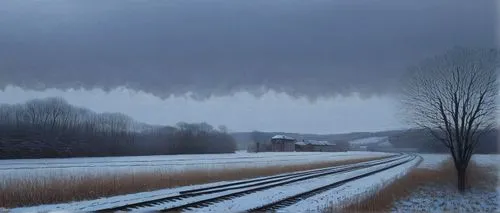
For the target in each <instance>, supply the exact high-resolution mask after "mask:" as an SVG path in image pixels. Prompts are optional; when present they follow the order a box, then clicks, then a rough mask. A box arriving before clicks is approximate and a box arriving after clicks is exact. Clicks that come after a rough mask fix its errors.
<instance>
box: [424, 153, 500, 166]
mask: <svg viewBox="0 0 500 213" xmlns="http://www.w3.org/2000/svg"><path fill="white" fill-rule="evenodd" d="M419 155H420V156H422V157H423V158H424V160H423V161H422V163H421V164H420V165H419V166H418V168H428V169H435V168H437V167H438V166H439V165H440V164H441V163H442V162H443V161H445V160H446V159H449V158H451V156H450V155H449V154H419ZM472 160H473V161H474V162H475V163H477V164H479V165H483V166H487V165H493V166H500V164H499V163H498V162H500V155H498V154H496V155H495V154H475V155H473V156H472Z"/></svg>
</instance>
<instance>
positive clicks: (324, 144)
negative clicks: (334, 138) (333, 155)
mask: <svg viewBox="0 0 500 213" xmlns="http://www.w3.org/2000/svg"><path fill="white" fill-rule="evenodd" d="M295 144H296V145H301V146H304V145H308V144H310V145H316V146H331V145H335V144H334V143H330V142H328V141H316V140H305V141H301V142H297V143H295Z"/></svg>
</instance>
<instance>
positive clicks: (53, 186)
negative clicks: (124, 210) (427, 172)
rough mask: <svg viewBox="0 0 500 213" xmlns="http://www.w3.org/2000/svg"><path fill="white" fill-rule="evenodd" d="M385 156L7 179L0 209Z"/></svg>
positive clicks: (92, 197)
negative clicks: (242, 167)
mask: <svg viewBox="0 0 500 213" xmlns="http://www.w3.org/2000/svg"><path fill="white" fill-rule="evenodd" d="M382 158H385V157H372V158H360V159H352V160H340V161H330V162H318V163H312V164H302V165H289V166H272V167H264V168H244V169H225V170H206V171H189V172H182V173H166V172H148V173H135V174H130V175H114V176H113V175H111V176H83V177H72V178H60V179H51V180H48V181H40V180H32V179H31V180H28V179H25V180H18V179H16V180H8V181H7V183H6V184H4V185H3V186H2V185H0V207H6V208H13V207H21V206H32V205H40V204H52V203H62V202H68V201H77V200H86V199H96V198H99V197H106V196H113V195H122V194H129V193H136V192H144V191H152V190H158V189H165V188H172V187H177V186H186V185H194V184H203V183H210V182H216V181H228V180H241V179H246V178H255V177H261V176H269V175H276V174H281V173H287V172H295V171H303V170H310V169H318V168H325V167H330V166H338V165H344V164H352V163H359V162H364V161H370V160H377V159H382Z"/></svg>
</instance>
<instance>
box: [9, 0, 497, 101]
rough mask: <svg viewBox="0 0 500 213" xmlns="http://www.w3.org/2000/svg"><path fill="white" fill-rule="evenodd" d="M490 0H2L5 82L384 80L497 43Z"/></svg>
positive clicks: (303, 90) (216, 87)
mask: <svg viewBox="0 0 500 213" xmlns="http://www.w3.org/2000/svg"><path fill="white" fill-rule="evenodd" d="M497 3H498V2H497V1H493V0H479V1H465V0H458V1H455V0H442V1H435V0H419V1H413V0H411V1H410V0H359V1H351V0H312V1H303V0H273V1H269V0H254V1H232V0H208V1H207V0H188V1H186V0H166V1H147V0H144V1H125V0H107V1H101V0H74V1H65V0H52V1H16V0H4V1H0V88H2V87H5V86H6V85H8V84H14V85H20V86H23V87H25V88H30V89H44V88H54V87H55V88H61V89H66V88H80V87H84V88H95V87H97V88H104V89H111V88H114V87H117V86H122V85H125V86H128V87H130V88H134V89H137V90H143V91H146V92H151V93H154V94H155V95H158V96H160V97H167V96H169V95H170V94H183V93H185V92H187V91H193V92H195V93H197V95H198V96H199V97H206V96H208V95H211V94H214V95H224V94H228V93H230V92H233V91H238V90H242V89H245V90H250V91H254V92H257V91H259V90H258V88H261V87H263V88H265V89H275V90H278V91H286V92H288V93H289V94H292V95H307V96H309V97H316V96H323V95H338V94H346V93H349V92H353V91H358V92H361V93H362V94H363V95H373V94H380V93H387V92H390V91H391V89H392V87H393V85H395V81H396V80H397V79H398V76H399V74H401V71H403V70H404V69H405V67H407V66H408V65H411V64H414V63H416V62H418V61H419V60H421V59H423V58H424V57H427V56H430V55H434V54H439V53H442V52H444V51H445V50H447V49H449V48H451V47H453V46H456V45H460V46H473V47H494V46H495V45H496V44H495V39H496V30H497V29H496V26H497V24H498V23H497V21H498V17H497V16H496V15H497V14H496V13H497V11H496V10H497V9H498V6H497Z"/></svg>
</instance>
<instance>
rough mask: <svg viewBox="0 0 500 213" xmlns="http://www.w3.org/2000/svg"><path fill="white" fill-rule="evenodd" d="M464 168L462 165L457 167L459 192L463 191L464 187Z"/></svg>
mask: <svg viewBox="0 0 500 213" xmlns="http://www.w3.org/2000/svg"><path fill="white" fill-rule="evenodd" d="M466 168H467V167H464V166H462V165H460V166H459V167H458V168H457V188H458V191H460V192H464V191H465V188H466V174H467V173H466Z"/></svg>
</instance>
